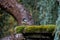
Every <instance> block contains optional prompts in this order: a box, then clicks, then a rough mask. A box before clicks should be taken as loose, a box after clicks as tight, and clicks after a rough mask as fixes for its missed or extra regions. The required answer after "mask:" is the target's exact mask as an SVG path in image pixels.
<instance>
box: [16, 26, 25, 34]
mask: <svg viewBox="0 0 60 40" xmlns="http://www.w3.org/2000/svg"><path fill="white" fill-rule="evenodd" d="M24 28H25V26H16V27H15V31H16V33H22V32H23V30H24Z"/></svg>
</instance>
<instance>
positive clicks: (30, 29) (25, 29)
mask: <svg viewBox="0 0 60 40" xmlns="http://www.w3.org/2000/svg"><path fill="white" fill-rule="evenodd" d="M55 28H56V25H31V26H17V27H16V32H17V33H39V32H51V33H52V32H53V31H54V30H55Z"/></svg>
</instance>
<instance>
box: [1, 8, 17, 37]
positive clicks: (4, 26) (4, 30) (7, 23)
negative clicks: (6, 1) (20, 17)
mask: <svg viewBox="0 0 60 40" xmlns="http://www.w3.org/2000/svg"><path fill="white" fill-rule="evenodd" d="M16 25H17V21H16V20H15V19H14V17H13V16H12V15H10V14H9V13H7V12H6V11H4V10H2V9H1V8H0V37H3V36H6V35H9V34H10V31H9V30H10V29H11V28H13V27H15V26H16Z"/></svg>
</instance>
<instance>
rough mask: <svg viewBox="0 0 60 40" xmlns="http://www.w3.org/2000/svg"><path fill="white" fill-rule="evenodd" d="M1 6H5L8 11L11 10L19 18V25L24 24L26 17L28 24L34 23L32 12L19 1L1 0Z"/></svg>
mask: <svg viewBox="0 0 60 40" xmlns="http://www.w3.org/2000/svg"><path fill="white" fill-rule="evenodd" d="M0 7H3V8H4V9H5V10H6V11H8V12H10V13H11V14H12V15H13V16H14V17H15V18H16V20H17V22H18V25H22V22H23V21H24V20H25V19H26V20H27V21H26V24H28V25H32V24H33V19H32V16H31V15H30V12H29V11H28V10H26V8H25V7H24V6H23V5H22V4H19V3H17V1H16V0H0Z"/></svg>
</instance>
